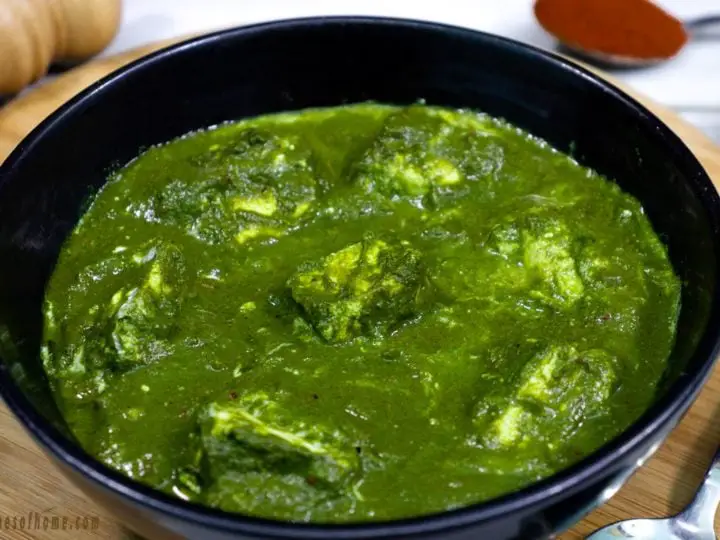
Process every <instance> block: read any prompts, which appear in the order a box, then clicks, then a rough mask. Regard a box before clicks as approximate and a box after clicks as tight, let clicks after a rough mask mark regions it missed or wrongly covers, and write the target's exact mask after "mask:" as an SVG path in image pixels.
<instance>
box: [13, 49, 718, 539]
mask: <svg viewBox="0 0 720 540" xmlns="http://www.w3.org/2000/svg"><path fill="white" fill-rule="evenodd" d="M172 41H177V40H170V41H165V42H161V43H157V44H154V45H150V46H147V47H143V48H140V49H136V50H133V51H131V52H128V53H124V54H121V55H118V56H114V57H110V58H106V59H100V60H95V61H92V62H90V63H87V64H85V65H83V66H80V67H78V68H75V69H74V70H72V71H69V72H67V73H64V74H62V75H60V76H59V77H57V78H56V79H54V80H52V81H50V82H48V83H45V84H43V85H41V86H39V87H38V88H36V89H33V90H31V91H30V92H27V93H25V94H23V95H21V96H20V97H18V98H16V99H15V100H13V101H10V102H9V103H8V104H7V105H6V106H5V107H4V108H1V109H0V161H2V160H3V159H5V157H6V156H7V155H8V154H9V152H10V151H11V150H12V149H13V148H14V147H15V145H16V144H17V143H18V142H19V141H20V140H21V139H22V138H23V137H24V136H25V135H26V134H27V133H29V132H30V130H32V128H33V127H34V126H36V125H37V124H38V123H39V122H40V121H41V120H42V119H43V118H45V117H46V116H47V115H48V114H49V113H51V112H52V111H53V110H54V109H56V108H57V107H58V106H59V105H60V104H62V103H63V102H65V101H66V100H68V99H69V98H71V97H72V96H74V95H75V94H76V93H77V92H79V91H80V90H82V89H83V88H85V87H86V86H87V85H89V84H90V83H92V82H93V81H95V80H97V79H98V78H100V77H103V76H104V75H106V74H108V73H110V72H111V71H113V70H115V69H117V68H119V67H120V66H122V65H124V64H126V63H128V62H130V61H132V60H134V59H136V58H138V57H140V56H143V55H144V54H147V53H150V52H152V51H153V50H156V49H158V48H161V47H164V46H166V45H168V44H170V43H171V42H172ZM616 84H617V83H616ZM620 86H621V85H620ZM623 89H624V90H625V91H628V89H627V88H623ZM628 92H629V93H631V94H632V93H633V92H631V91H628ZM636 97H638V99H639V100H640V101H642V102H643V103H645V105H647V106H648V107H649V108H650V109H651V110H652V111H654V112H655V113H656V114H657V115H658V116H659V117H660V118H662V119H663V120H664V121H665V122H666V123H667V124H668V125H669V126H670V127H671V128H672V129H673V130H675V132H676V133H677V134H678V135H679V136H680V137H681V138H682V139H683V140H684V141H685V142H686V143H687V144H688V146H689V147H690V148H691V149H692V150H693V152H694V153H695V155H696V156H697V157H698V158H699V159H700V161H701V162H702V163H703V165H704V166H705V168H706V169H707V171H708V172H709V173H710V175H711V176H712V177H713V180H714V181H715V183H716V185H720V148H718V147H717V146H715V145H714V144H713V143H712V142H711V141H710V140H709V139H708V138H707V137H705V136H704V135H703V134H702V133H700V132H699V131H698V130H697V129H696V128H694V127H692V126H691V125H689V124H687V123H686V122H684V121H683V120H681V119H680V118H679V117H678V116H677V115H676V114H674V113H672V112H671V111H669V110H667V109H664V108H663V107H661V106H659V105H657V104H654V103H652V102H650V101H648V100H647V99H644V98H642V97H639V96H636ZM717 418H720V370H718V369H716V370H715V372H714V374H713V377H712V378H711V379H710V381H709V382H708V383H707V385H706V386H705V388H704V389H703V391H702V393H701V394H700V396H699V398H698V400H697V401H696V402H695V404H694V405H693V407H692V409H691V410H690V411H689V412H688V414H687V415H686V417H685V418H684V420H683V422H682V423H681V424H680V425H679V426H678V427H677V429H676V430H675V431H674V432H673V433H672V435H671V436H670V438H669V439H668V441H667V442H666V443H665V444H664V445H663V446H662V447H661V448H660V449H659V451H658V452H657V453H656V455H655V456H654V457H653V458H652V459H651V460H650V461H649V462H648V463H647V464H646V465H645V466H644V467H643V468H642V469H640V470H639V471H638V472H637V473H636V474H635V475H634V476H633V477H632V478H631V479H630V481H629V482H628V483H627V484H626V485H625V487H624V488H623V489H622V490H620V492H619V493H618V494H617V495H615V497H614V498H613V499H611V500H610V501H609V502H608V503H607V504H605V505H604V506H602V507H601V508H599V509H597V510H595V511H594V512H592V513H591V514H590V515H589V516H587V517H586V518H585V519H584V520H583V521H582V522H580V523H579V524H578V525H577V526H575V527H574V528H573V529H572V530H571V531H568V532H567V533H565V534H563V535H561V537H560V538H561V539H562V540H571V539H577V538H583V537H584V536H585V535H587V534H588V533H590V532H591V531H593V530H594V529H596V528H598V527H601V526H603V525H606V524H608V523H611V522H613V521H617V520H620V519H627V518H631V517H639V516H642V517H655V516H665V515H668V514H672V513H674V512H677V511H679V510H680V509H681V508H682V507H683V506H684V505H685V504H687V503H688V502H689V501H690V499H691V498H692V495H693V493H694V491H695V489H696V487H697V484H698V482H699V481H700V480H701V478H702V477H703V474H704V471H705V468H706V466H707V464H708V463H709V460H710V459H711V457H712V455H713V452H714V450H715V448H716V447H717V446H718V445H719V444H720V422H718V421H717V420H716V419H717ZM78 516H79V517H80V518H81V519H80V521H78V520H77V517H78ZM23 517H24V518H25V525H24V528H22V529H21V527H20V526H21V525H22V524H23V522H22V520H21V518H23ZM52 517H56V518H58V519H57V520H56V522H55V523H58V524H59V525H58V527H59V528H58V529H53V525H54V524H55V523H54V522H53V521H52ZM85 517H88V518H97V520H96V522H95V523H93V522H92V521H90V523H89V528H87V529H86V528H85V522H84V521H83V518H85ZM7 518H9V520H8V519H7ZM13 518H15V527H16V528H15V529H13ZM44 518H50V519H48V520H45V519H44ZM63 518H66V521H65V523H66V525H67V526H66V528H65V530H62V527H63ZM46 524H47V529H45V527H44V526H45V525H46ZM8 525H9V526H10V528H8ZM93 525H96V528H94V529H93ZM85 538H101V539H103V540H121V539H122V540H127V539H129V538H132V535H131V533H129V532H127V531H126V530H125V529H124V528H123V525H122V523H118V522H117V521H115V520H114V519H113V518H112V517H111V515H110V513H109V512H107V511H106V510H103V509H101V508H99V507H98V506H96V505H95V504H94V503H93V502H92V501H91V500H88V498H86V497H85V496H84V495H83V494H82V493H80V492H79V491H78V490H77V489H76V488H74V487H73V486H72V485H71V484H70V483H69V482H68V481H66V480H65V479H64V478H63V477H62V476H61V475H60V474H59V473H58V472H57V471H56V470H55V468H54V467H53V466H52V465H51V464H50V462H49V461H48V460H47V459H46V458H45V457H44V455H43V454H42V452H41V451H40V450H39V449H38V448H37V447H36V445H35V444H34V443H33V441H31V440H30V438H28V436H27V435H26V434H25V433H24V431H23V430H22V428H21V427H20V426H19V425H18V423H17V422H16V421H15V420H14V419H13V417H12V416H11V415H10V413H9V412H8V411H7V409H6V408H5V406H4V405H1V404H0V539H2V540H5V539H8V540H16V539H39V540H45V539H47V540H75V539H80V540H82V539H85Z"/></svg>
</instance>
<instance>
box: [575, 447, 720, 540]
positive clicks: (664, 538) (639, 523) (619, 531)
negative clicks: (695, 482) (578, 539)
mask: <svg viewBox="0 0 720 540" xmlns="http://www.w3.org/2000/svg"><path fill="white" fill-rule="evenodd" d="M719 503H720V449H719V450H718V451H717V452H716V453H715V457H714V458H713V461H712V463H711V465H710V467H709V468H708V470H707V473H706V474H705V480H703V483H702V484H701V485H700V489H699V490H698V492H697V493H696V494H695V498H694V499H693V501H692V502H691V503H690V505H689V506H688V507H687V508H685V510H683V511H682V512H680V513H679V514H677V515H676V516H673V517H669V518H665V519H630V520H627V521H620V522H618V523H614V524H613V525H609V526H607V527H604V528H602V529H600V530H598V531H596V532H594V533H593V534H591V535H590V536H588V537H587V539H586V540H618V539H620V538H637V539H640V540H717V537H716V536H715V512H716V511H717V507H718V504H719Z"/></svg>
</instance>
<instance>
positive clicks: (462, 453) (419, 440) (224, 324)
mask: <svg viewBox="0 0 720 540" xmlns="http://www.w3.org/2000/svg"><path fill="white" fill-rule="evenodd" d="M679 297H680V282H679V280H678V279H677V277H676V276H675V274H674V272H673V269H672V267H671V265H670V262H669V260H668V257H667V254H666V250H665V248H664V246H663V245H662V243H661V242H660V240H659V239H658V237H657V236H656V235H655V233H654V232H653V230H652V228H651V225H650V223H649V221H648V219H647V218H646V217H645V215H644V214H643V210H642V208H641V206H640V205H639V204H638V201H636V200H635V199H634V198H632V197H631V196H629V195H627V194H625V193H623V192H622V191H621V190H620V189H619V188H618V187H617V186H616V185H615V184H613V183H611V182H609V181H607V180H606V179H604V178H603V177H601V176H600V175H598V174H596V173H595V172H593V171H591V170H588V169H586V168H584V167H581V166H580V165H578V164H577V163H576V162H574V161H573V160H572V159H570V158H569V157H567V156H566V155H563V154H561V153H559V152H557V151H555V150H554V149H552V148H550V147H549V146H548V145H546V144H545V143H543V142H542V141H539V140H537V139H534V138H532V137H530V136H529V135H528V134H526V133H524V132H522V131H520V130H518V129H516V128H515V127H513V126H511V125H508V124H506V123H504V122H502V121H499V120H496V119H493V118H490V117H487V116H484V115H479V114H476V113H471V112H466V111H455V110H449V109H441V108H434V107H427V106H424V105H414V106H410V107H406V108H398V107H390V106H381V105H376V104H363V105H354V106H347V107H338V108H330V109H322V110H308V111H302V112H297V113H289V114H282V115H271V116H265V117H260V118H255V119H250V120H246V121H241V122H237V123H232V124H226V125H223V126H220V127H217V128H214V129H210V130H207V131H202V132H198V133H193V134H190V135H187V136H185V137H182V138H180V139H177V140H174V141H172V142H170V143H168V144H166V145H163V146H159V147H155V148H151V149H150V150H148V151H147V152H145V153H143V154H142V155H141V156H140V157H139V158H137V159H136V160H135V161H133V162H132V163H130V164H129V165H127V166H126V167H125V168H123V169H121V170H120V171H118V172H117V173H116V174H114V175H113V177H112V178H111V181H110V182H109V183H108V184H107V185H106V186H105V187H104V189H103V190H102V191H101V192H100V193H99V194H98V195H97V196H96V197H95V198H94V200H93V202H92V205H91V206H90V208H89V210H88V211H87V213H86V214H85V215H84V217H83V218H82V220H81V222H80V224H79V225H78V227H77V228H76V230H75V231H74V233H73V234H72V236H71V237H70V239H69V241H68V242H67V244H66V246H65V247H64V250H63V252H62V254H61V257H60V260H59V263H58V265H57V268H56V270H55V273H54V275H53V277H52V280H51V284H50V286H49V289H48V291H47V303H46V309H45V315H46V322H45V339H44V347H43V360H44V363H45V367H46V370H47V372H48V374H49V375H50V379H51V381H52V385H53V388H54V391H55V393H56V398H57V400H58V403H59V406H60V407H61V410H62V411H63V414H64V415H65V417H66V419H67V422H68V424H69V426H70V427H71V428H72V430H73V432H74V433H75V435H76V437H77V439H78V440H79V442H80V443H81V444H82V446H83V447H84V448H86V449H87V450H88V451H89V452H90V453H92V454H93V455H95V456H97V457H98V458H99V459H100V460H101V461H102V462H103V463H105V464H107V465H109V466H110V467H112V468H114V469H117V470H118V471H121V472H122V473H124V474H126V475H127V476H129V477H131V478H134V479H136V480H138V481H140V482H142V483H145V484H148V485H150V486H154V487H156V488H158V489H161V490H163V491H165V492H167V493H171V494H175V495H176V496H178V497H181V498H184V499H190V500H193V501H198V502H200V503H202V504H206V505H210V506H214V507H219V508H222V509H225V510H229V511H236V512H243V513H248V514H253V515H260V516H265V517H273V518H279V519H285V520H298V521H313V522H347V521H366V520H382V519H389V518H399V517H408V516H417V515H422V514H426V513H430V512H436V511H441V510H445V509H449V508H456V507H459V506H463V505H467V504H470V503H474V502H479V501H482V500H485V499H488V498H491V497H495V496H497V495H500V494H504V493H507V492H510V491H513V490H517V489H518V488H521V487H522V486H525V485H527V484H529V483H531V482H534V481H536V480H538V479H540V478H543V477H546V476H548V475H550V474H552V473H554V472H556V471H558V470H559V469H562V468H565V467H567V466H568V465H570V464H572V463H574V462H576V461H577V460H579V459H580V458H582V457H584V456H586V455H587V454H588V453H590V452H592V451H594V450H595V449H597V448H598V447H599V446H600V445H602V444H603V443H604V442H606V441H608V440H609V439H610V438H612V437H613V436H615V435H616V434H618V433H619V432H620V431H622V430H623V429H625V428H626V427H627V426H628V425H629V424H630V423H631V422H633V421H634V420H635V419H636V418H637V417H638V416H639V415H640V414H641V413H642V412H643V411H644V410H645V409H646V408H647V407H648V406H649V404H650V403H651V401H652V399H653V397H654V393H655V391H656V387H657V383H658V381H659V379H660V377H661V376H662V374H663V372H664V370H665V368H666V366H667V359H668V356H669V353H670V350H671V348H672V344H673V340H674V334H675V324H676V319H677V315H678V310H679Z"/></svg>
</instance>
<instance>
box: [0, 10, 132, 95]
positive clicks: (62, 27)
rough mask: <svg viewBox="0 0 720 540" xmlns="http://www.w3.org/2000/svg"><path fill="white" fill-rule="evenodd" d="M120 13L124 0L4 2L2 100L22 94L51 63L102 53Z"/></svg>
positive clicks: (0, 23)
mask: <svg viewBox="0 0 720 540" xmlns="http://www.w3.org/2000/svg"><path fill="white" fill-rule="evenodd" d="M120 11H121V0H0V95H4V94H14V93H16V92H19V91H20V90H22V89H23V88H24V87H25V86H27V85H28V84H30V83H32V82H33V81H35V80H37V79H38V78H40V77H42V76H43V75H44V74H45V73H46V72H47V69H48V67H49V66H50V64H51V63H52V62H53V61H57V60H82V59H85V58H88V57H90V56H93V55H95V54H97V53H99V52H100V51H102V50H103V49H104V48H105V47H107V45H108V44H109V43H110V41H111V40H112V39H113V37H114V36H115V34H116V33H117V30H118V27H119V25H120Z"/></svg>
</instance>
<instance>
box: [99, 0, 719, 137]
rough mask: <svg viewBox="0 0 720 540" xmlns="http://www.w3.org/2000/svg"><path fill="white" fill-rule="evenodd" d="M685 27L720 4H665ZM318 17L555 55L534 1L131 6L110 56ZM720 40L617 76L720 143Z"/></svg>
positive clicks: (133, 1)
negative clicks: (494, 38) (478, 37)
mask: <svg viewBox="0 0 720 540" xmlns="http://www.w3.org/2000/svg"><path fill="white" fill-rule="evenodd" d="M658 2H659V3H660V4H661V5H662V6H663V7H665V8H666V9H667V10H668V11H670V12H672V13H673V14H674V15H676V16H677V17H679V18H681V19H686V18H691V17H694V16H698V15H706V14H711V13H716V14H720V1H718V0H658ZM311 15H385V16H396V17H409V18H415V19H425V20H434V21H439V22H445V23H449V24H456V25H460V26H466V27H471V28H476V29H479V30H485V31H488V32H493V33H496V34H501V35H504V36H508V37H512V38H515V39H518V40H520V41H524V42H527V43H531V44H533V45H536V46H539V47H543V48H552V47H554V42H553V40H552V39H551V38H550V37H549V36H547V35H546V34H545V33H544V32H543V31H542V29H541V28H540V27H539V26H538V25H537V23H536V22H535V21H534V19H533V15H532V0H502V2H499V1H497V0H472V1H470V0H443V1H442V2H405V1H401V0H363V1H359V0H304V1H301V0H260V1H258V0H124V8H123V18H122V25H121V28H120V31H119V33H118V35H117V36H116V38H115V40H114V41H113V42H112V43H111V44H110V46H109V47H108V49H107V50H106V51H105V52H104V54H106V55H108V54H113V53H117V52H120V51H123V50H126V49H129V48H132V47H135V46H138V45H142V44H144V43H148V42H151V41H155V40H159V39H163V38H169V37H174V36H180V35H183V34H187V33H194V32H201V31H209V30H214V29H217V28H224V27H228V26H235V25H242V24H248V23H253V22H260V21H267V20H273V19H285V18H291V17H303V16H311ZM714 36H717V38H715V39H705V40H696V41H692V42H691V43H690V44H689V45H688V47H687V48H686V50H684V51H683V52H682V53H681V54H680V56H678V57H677V58H675V59H674V60H672V61H671V62H668V63H666V64H664V65H662V66H658V67H654V68H652V69H647V70H643V71H633V72H620V73H615V75H616V77H617V78H619V79H621V80H622V81H624V82H625V83H627V84H629V85H630V86H631V87H633V88H635V89H636V90H638V91H640V92H642V93H644V94H645V95H647V96H649V97H651V98H653V99H655V100H656V101H658V102H660V103H663V104H665V105H667V106H670V107H672V108H674V109H676V110H678V111H679V112H680V113H681V114H683V115H684V116H685V117H686V118H687V119H688V120H690V121H691V122H694V123H695V124H697V125H698V126H700V127H701V128H702V129H705V130H706V131H707V132H708V133H709V134H710V135H711V136H713V137H714V138H715V139H716V140H718V141H719V142H720V25H719V26H718V28H717V29H716V30H715V29H714V35H713V37H714Z"/></svg>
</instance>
